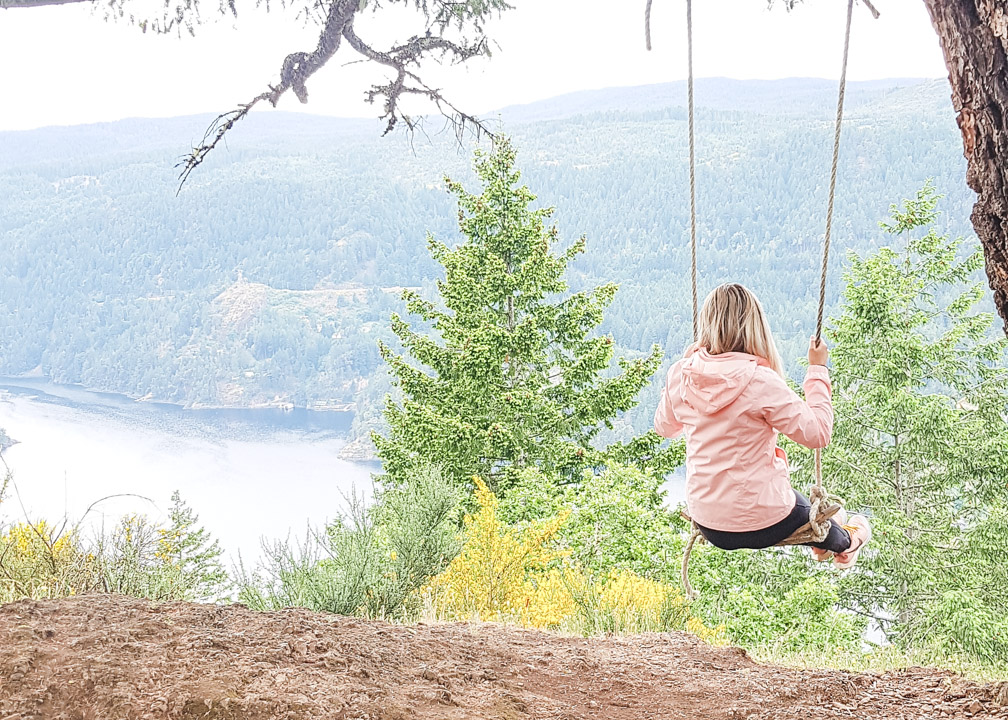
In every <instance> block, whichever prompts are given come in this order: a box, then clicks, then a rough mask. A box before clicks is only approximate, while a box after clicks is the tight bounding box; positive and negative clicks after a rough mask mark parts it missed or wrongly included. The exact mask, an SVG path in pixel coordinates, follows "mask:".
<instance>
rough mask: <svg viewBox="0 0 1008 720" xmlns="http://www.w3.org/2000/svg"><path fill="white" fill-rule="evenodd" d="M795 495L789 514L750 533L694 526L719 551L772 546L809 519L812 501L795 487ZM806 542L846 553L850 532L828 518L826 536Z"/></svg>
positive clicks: (824, 548)
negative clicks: (822, 539)
mask: <svg viewBox="0 0 1008 720" xmlns="http://www.w3.org/2000/svg"><path fill="white" fill-rule="evenodd" d="M794 494H795V507H794V510H792V511H791V514H790V515H788V516H787V517H786V518H784V519H783V520H781V521H780V522H779V523H774V524H773V525H771V526H770V527H766V528H763V529H762V530H750V531H749V532H724V531H722V530H711V529H710V528H705V527H702V526H700V525H697V527H698V528H699V529H700V534H701V535H703V536H704V537H705V538H707V542H709V543H710V544H711V545H713V546H714V547H718V548H721V549H722V550H741V549H743V548H750V549H754V550H758V549H761V548H768V547H773V546H774V545H776V544H777V543H779V542H781V541H782V540H786V539H787V538H789V537H791V534H792V533H794V531H795V530H797V529H798V528H800V527H801V526H802V525H804V524H805V523H807V522H808V520H809V510H810V509H811V507H812V505H811V503H809V501H808V498H807V497H805V496H804V495H802V494H801V493H800V492H798V491H797V490H795V491H794ZM807 544H808V545H811V546H812V547H816V548H819V549H821V550H830V551H832V552H835V553H842V552H847V550H848V548H850V546H851V536H850V533H848V532H847V531H846V530H844V529H843V528H842V527H840V525H839V523H837V522H836V521H835V520H830V531H829V535H827V536H826V539H825V540H824V541H823V542H821V543H807Z"/></svg>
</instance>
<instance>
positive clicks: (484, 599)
mask: <svg viewBox="0 0 1008 720" xmlns="http://www.w3.org/2000/svg"><path fill="white" fill-rule="evenodd" d="M476 502H477V506H478V510H477V511H476V513H475V514H473V515H466V517H465V519H464V528H463V546H462V552H460V553H459V554H458V556H457V557H456V558H455V559H454V560H452V562H451V563H450V564H449V565H448V567H447V568H446V569H445V570H444V572H442V573H441V574H440V575H437V576H436V577H434V578H432V579H431V581H430V582H429V583H428V584H427V586H426V587H425V589H424V590H423V592H426V593H427V594H429V595H430V597H431V600H432V601H433V605H434V608H435V610H436V612H437V613H438V615H439V616H444V617H451V618H456V619H468V618H473V617H479V618H482V619H484V620H490V619H501V618H505V617H513V616H514V615H516V614H517V613H518V611H519V610H520V609H521V608H522V607H523V606H524V605H525V604H526V603H525V602H524V601H525V598H526V591H527V583H528V582H532V583H533V584H534V583H535V580H536V579H537V576H538V575H545V574H546V567H547V565H549V564H550V563H551V562H552V561H553V560H555V559H558V558H559V557H560V556H561V554H560V553H558V552H556V551H554V550H552V549H550V547H549V542H550V540H552V539H553V537H554V536H555V535H556V534H557V531H558V530H559V529H560V526H561V525H563V523H564V520H566V519H567V514H566V513H562V514H560V515H558V516H556V517H554V518H551V519H550V520H546V521H544V522H541V523H536V524H533V525H531V526H529V527H528V528H526V529H525V531H524V532H518V531H517V530H515V529H513V528H509V527H506V526H504V525H503V524H502V523H501V521H500V518H499V517H498V514H497V498H496V497H495V496H494V494H493V493H492V492H491V491H490V489H489V488H488V487H487V486H486V483H484V482H483V480H482V479H480V478H476Z"/></svg>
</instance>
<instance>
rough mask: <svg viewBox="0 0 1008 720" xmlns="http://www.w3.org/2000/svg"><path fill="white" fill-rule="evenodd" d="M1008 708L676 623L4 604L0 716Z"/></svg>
mask: <svg viewBox="0 0 1008 720" xmlns="http://www.w3.org/2000/svg"><path fill="white" fill-rule="evenodd" d="M944 717H954V718H969V717H972V718H1008V683H1004V684H1000V685H977V684H974V683H971V682H967V681H965V680H962V679H961V678H957V677H955V676H954V675H951V674H949V673H944V672H937V671H934V670H922V669H913V670H907V671H903V672H894V673H887V674H883V675H872V674H858V673H849V672H836V671H808V670H793V669H787V668H779V667H770V666H766V665H759V664H757V663H755V662H753V661H752V660H750V659H749V658H748V657H747V656H746V654H745V653H744V652H743V651H741V650H738V649H735V648H713V647H710V646H707V645H705V644H703V643H701V642H699V641H698V640H696V639H695V638H694V637H692V636H690V635H686V634H680V633H668V634H660V635H658V634H653V635H641V636H636V637H610V638H595V639H583V638H572V637H561V636H558V635H551V634H547V633H541V632H536V631H531V630H522V629H518V628H513V627H505V626H500V625H493V624H478V625H476V624H474V625H466V624H452V625H417V626H398V625H388V624H385V623H380V622H371V621H364V620H358V619H354V618H344V617H337V616H333V615H323V614H317V613H311V612H307V611H303V610H289V611H284V612H273V613H255V612H252V611H250V610H247V609H245V608H244V607H241V606H230V607H214V606H205V605H194V604H186V603H170V604H165V605H154V604H151V603H148V602H145V601H141V600H134V599H130V598H124V597H117V596H108V595H103V596H90V597H80V598H73V599H68V600H56V601H44V602H29V601H23V602H17V603H13V604H10V605H5V606H2V607H0V720H27V719H28V718H75V719H79V720H120V719H127V718H180V719H185V720H189V719H192V720H195V719H196V718H207V719H209V720H237V719H239V718H241V719H245V718H248V719H250V720H267V719H273V718H276V719H278V720H280V719H283V720H302V719H304V718H327V719H329V718H331V719H333V720H351V719H358V718H360V719H362V720H363V719H367V720H406V719H407V718H438V719H442V718H443V719H445V720H452V719H462V718H467V719H468V718H481V719H486V720H524V719H526V718H528V719H535V720H547V719H550V720H575V719H576V718H577V719H580V718H613V719H615V720H623V719H629V718H635V719H636V718H656V719H658V718H660V719H662V720H666V719H668V720H674V719H678V718H689V719H690V720H692V719H694V718H711V719H716V720H720V719H725V720H750V719H751V720H764V719H766V720H770V719H773V720H792V719H794V720H799V719H801V720H818V719H824V718H858V719H859V720H863V719H868V718H885V719H886V720H900V719H906V718H914V719H916V718H928V719H930V718H944Z"/></svg>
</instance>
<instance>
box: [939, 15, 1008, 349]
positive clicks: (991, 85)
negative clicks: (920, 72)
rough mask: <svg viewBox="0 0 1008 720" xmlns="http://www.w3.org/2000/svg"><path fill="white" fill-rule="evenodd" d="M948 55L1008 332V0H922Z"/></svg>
mask: <svg viewBox="0 0 1008 720" xmlns="http://www.w3.org/2000/svg"><path fill="white" fill-rule="evenodd" d="M924 4H925V5H927V9H928V12H930V13H931V22H932V23H933V24H934V27H935V30H936V31H937V32H938V37H939V39H940V40H941V46H942V50H943V51H944V53H945V64H946V65H947V66H948V69H949V81H950V82H951V83H952V104H953V106H954V107H955V111H956V113H957V119H958V122H959V129H960V130H961V131H962V137H963V149H964V152H965V154H966V160H967V162H968V166H967V171H966V182H967V183H968V184H969V186H970V187H971V188H972V189H973V190H975V191H976V193H977V201H976V205H974V206H973V215H972V220H973V228H974V229H975V230H976V233H977V235H978V236H979V237H980V242H981V243H982V244H983V250H984V257H985V258H986V262H987V277H988V279H989V281H990V286H991V290H993V291H994V304H995V305H996V306H997V309H998V313H999V314H1000V315H1001V319H1002V320H1004V323H1005V324H1004V329H1005V333H1006V334H1008V126H1006V122H1008V62H1006V59H1005V56H1006V53H1008V8H1006V6H1005V2H1004V0H924Z"/></svg>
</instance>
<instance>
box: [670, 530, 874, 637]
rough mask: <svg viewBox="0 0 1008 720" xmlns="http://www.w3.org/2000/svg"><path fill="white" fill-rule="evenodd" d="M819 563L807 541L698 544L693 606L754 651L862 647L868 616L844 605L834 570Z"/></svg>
mask: <svg viewBox="0 0 1008 720" xmlns="http://www.w3.org/2000/svg"><path fill="white" fill-rule="evenodd" d="M680 557H681V556H680ZM814 565H815V564H814V563H812V562H811V561H810V559H809V556H808V553H807V551H805V550H804V549H801V548H799V549H795V550H761V551H749V550H736V551H733V552H725V551H723V550H718V549H716V548H710V547H708V546H706V545H701V546H697V547H695V548H694V550H693V554H692V556H691V558H690V579H691V582H692V584H693V587H694V589H696V590H697V591H698V592H699V597H698V598H697V599H696V600H695V601H694V602H693V606H692V607H693V610H694V612H696V613H697V615H699V616H700V617H701V618H703V619H704V621H705V622H706V623H707V624H709V625H715V626H716V625H720V626H723V627H724V629H725V633H726V634H727V636H728V638H729V639H730V640H731V642H733V643H735V644H737V645H740V646H742V647H745V648H747V649H750V650H759V651H760V652H764V653H770V654H771V655H774V656H779V655H787V654H791V653H803V652H817V651H829V650H843V651H846V652H860V650H861V648H862V644H863V639H862V638H863V635H864V632H865V628H866V627H867V624H868V619H867V618H865V617H864V616H862V615H857V614H853V613H850V612H847V611H845V610H843V609H842V604H841V603H840V595H839V591H838V589H837V587H836V583H835V580H834V577H833V576H832V575H831V574H830V571H829V570H823V569H817V568H815V567H814ZM817 570H818V572H817Z"/></svg>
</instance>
